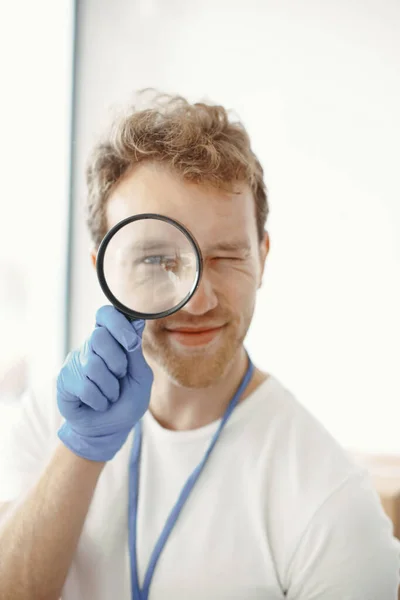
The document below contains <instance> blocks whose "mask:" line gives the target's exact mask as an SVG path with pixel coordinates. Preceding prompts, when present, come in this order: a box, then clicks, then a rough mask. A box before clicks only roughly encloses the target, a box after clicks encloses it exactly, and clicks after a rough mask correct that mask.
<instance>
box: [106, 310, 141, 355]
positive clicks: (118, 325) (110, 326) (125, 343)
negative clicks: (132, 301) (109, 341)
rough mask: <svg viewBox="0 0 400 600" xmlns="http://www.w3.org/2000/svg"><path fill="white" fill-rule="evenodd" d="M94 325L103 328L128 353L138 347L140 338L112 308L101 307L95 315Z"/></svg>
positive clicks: (127, 321) (128, 322)
mask: <svg viewBox="0 0 400 600" xmlns="http://www.w3.org/2000/svg"><path fill="white" fill-rule="evenodd" d="M96 325H99V326H102V327H105V328H106V329H107V330H108V331H109V332H110V333H111V335H112V336H113V338H115V339H116V340H117V342H119V343H120V344H121V346H122V347H123V348H125V350H127V351H129V350H131V349H132V348H134V347H136V346H137V345H138V338H139V337H140V336H139V335H138V333H137V331H136V329H135V328H134V327H133V326H132V323H131V322H130V321H129V320H128V319H127V318H126V317H125V316H124V315H123V314H122V313H121V312H119V311H118V310H117V309H116V308H114V306H108V305H107V306H102V307H101V308H100V309H99V310H98V311H97V313H96Z"/></svg>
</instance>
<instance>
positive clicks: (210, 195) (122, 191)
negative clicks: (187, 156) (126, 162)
mask: <svg viewBox="0 0 400 600" xmlns="http://www.w3.org/2000/svg"><path fill="white" fill-rule="evenodd" d="M254 204H255V203H254V199H253V197H252V193H251V191H250V189H249V188H248V186H247V185H245V184H239V183H238V184H237V185H236V187H235V189H234V190H233V191H231V192H229V191H228V190H221V189H218V188H213V187H211V186H206V185H202V184H200V185H198V184H195V183H191V182H187V181H185V180H183V179H182V177H179V176H177V175H175V174H172V173H171V172H169V171H168V170H165V169H164V170H159V169H154V168H152V167H151V166H149V168H141V169H140V170H137V171H136V170H135V171H134V172H132V173H131V174H130V175H128V176H126V177H124V179H123V180H122V181H121V182H120V183H119V184H118V185H117V186H116V187H115V189H114V191H113V193H112V194H111V196H110V198H109V201H108V204H107V210H106V215H107V224H108V227H112V226H113V225H115V224H116V223H117V222H118V221H120V220H122V219H124V218H126V217H129V216H131V215H135V214H139V213H158V214H162V215H165V216H167V217H170V218H172V219H175V220H177V221H179V222H180V223H182V224H183V225H185V226H186V227H187V228H188V229H189V230H190V231H191V232H192V233H193V235H194V236H195V237H196V238H199V239H198V242H199V243H200V242H201V243H202V244H204V245H206V246H207V247H208V246H211V244H218V243H224V244H226V245H229V244H231V246H232V247H233V246H235V245H236V246H240V245H243V244H245V243H246V241H247V238H248V234H246V230H247V229H248V225H250V226H255V206H254Z"/></svg>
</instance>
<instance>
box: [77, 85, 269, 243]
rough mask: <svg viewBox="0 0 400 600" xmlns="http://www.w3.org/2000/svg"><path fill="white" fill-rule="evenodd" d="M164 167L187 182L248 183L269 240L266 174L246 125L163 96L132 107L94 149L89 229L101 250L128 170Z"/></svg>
mask: <svg viewBox="0 0 400 600" xmlns="http://www.w3.org/2000/svg"><path fill="white" fill-rule="evenodd" d="M143 161H152V162H160V163H163V164H165V165H166V166H168V167H170V168H171V169H172V170H174V171H175V172H177V173H179V174H180V175H181V176H182V177H183V178H184V179H185V180H186V181H190V182H194V183H198V184H207V185H211V186H212V187H215V188H220V189H229V190H232V187H233V185H234V183H235V182H245V183H247V184H248V185H249V187H250V189H251V190H252V192H253V195H254V199H255V205H256V220H257V231H258V235H259V239H260V241H261V240H262V238H263V235H264V227H265V223H266V220H267V216H268V212H269V207H268V199H267V190H266V187H265V183H264V179H263V175H264V174H263V169H262V167H261V164H260V162H259V160H258V159H257V157H256V156H255V154H254V153H253V151H252V149H251V146H250V139H249V136H248V134H247V132H246V130H245V128H244V126H243V125H242V124H241V123H240V122H239V121H235V122H232V121H230V119H229V115H228V112H227V110H226V109H225V108H224V107H222V106H218V105H208V104H205V103H202V102H198V103H195V104H191V103H189V102H188V101H187V100H186V99H185V98H182V97H181V96H170V95H167V94H163V95H161V94H157V95H156V96H155V98H154V99H153V103H152V106H151V107H150V108H144V109H142V110H139V109H137V108H135V107H134V106H133V107H130V108H129V110H128V111H126V112H125V113H124V114H123V116H120V117H119V118H117V119H116V120H115V121H114V122H113V123H112V125H111V128H110V130H109V131H108V132H107V134H106V137H105V138H104V139H102V140H100V141H99V142H98V143H97V145H96V146H95V147H94V148H93V151H92V153H91V155H90V157H89V161H88V165H87V170H86V183H87V188H88V196H87V225H88V227H89V231H90V235H91V237H92V240H93V242H94V244H95V246H96V247H98V245H99V244H100V242H101V240H102V239H103V237H104V235H105V234H106V232H107V222H106V211H105V208H106V203H107V199H108V197H109V195H110V193H111V191H112V189H113V187H114V186H115V185H116V183H117V182H118V181H119V180H120V179H121V177H122V176H123V175H124V174H125V173H126V172H127V170H128V169H130V168H132V167H133V166H134V165H136V164H138V163H141V162H143Z"/></svg>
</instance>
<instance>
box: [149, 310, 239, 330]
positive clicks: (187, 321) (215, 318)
mask: <svg viewBox="0 0 400 600" xmlns="http://www.w3.org/2000/svg"><path fill="white" fill-rule="evenodd" d="M178 315H179V319H178ZM231 319H232V315H231V313H230V312H228V311H221V310H219V311H217V312H213V313H211V312H210V313H207V314H204V315H201V316H195V315H183V314H179V313H177V315H176V316H175V315H171V316H170V317H164V319H156V321H154V322H153V324H154V325H156V327H157V329H183V328H186V327H187V328H193V329H214V328H216V327H222V325H225V324H226V323H227V322H228V321H230V320H231Z"/></svg>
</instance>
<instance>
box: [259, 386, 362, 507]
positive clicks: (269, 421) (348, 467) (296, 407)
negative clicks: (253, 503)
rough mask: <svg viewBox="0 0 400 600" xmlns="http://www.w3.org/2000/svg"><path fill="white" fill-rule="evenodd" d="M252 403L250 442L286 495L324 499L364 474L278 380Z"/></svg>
mask: <svg viewBox="0 0 400 600" xmlns="http://www.w3.org/2000/svg"><path fill="white" fill-rule="evenodd" d="M249 400H250V403H252V406H250V403H249V409H248V413H249V414H248V423H249V425H250V427H249V437H250V436H251V438H252V439H253V440H254V443H256V444H258V446H259V447H258V452H259V455H260V457H263V458H264V463H265V468H266V469H268V472H269V474H270V476H273V477H274V480H275V481H277V483H279V482H280V485H281V486H282V491H283V488H285V489H286V490H287V491H291V493H292V494H294V495H297V497H298V498H300V497H301V495H302V494H304V493H311V492H312V490H314V492H315V494H316V495H318V496H321V497H323V496H324V495H327V494H329V493H330V492H332V490H333V489H335V487H336V486H339V485H340V484H341V483H342V482H343V481H345V480H346V479H347V477H349V476H350V475H351V474H352V473H356V472H358V471H359V468H358V467H357V466H356V464H355V462H354V460H353V459H352V458H351V456H350V454H349V453H348V452H347V451H346V450H345V449H344V448H343V447H342V446H341V445H340V443H339V442H338V441H337V440H336V439H335V438H334V437H333V435H332V434H331V433H330V432H329V431H328V430H327V428H326V427H325V426H324V425H323V424H322V423H321V422H320V421H319V420H318V419H317V418H316V417H315V416H314V415H312V414H311V412H310V411H309V410H308V409H307V408H306V407H305V406H304V405H303V404H301V402H300V401H299V400H298V399H297V398H296V397H295V395H294V394H293V393H292V392H291V391H289V390H288V389H287V388H286V387H285V386H284V385H283V384H282V383H281V382H280V381H279V380H278V379H277V378H276V377H274V376H273V375H269V376H268V377H267V379H266V380H265V381H264V382H263V383H261V385H260V386H259V387H258V388H257V389H256V390H255V392H254V393H253V398H252V399H250V398H249ZM290 488H291V489H290Z"/></svg>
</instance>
